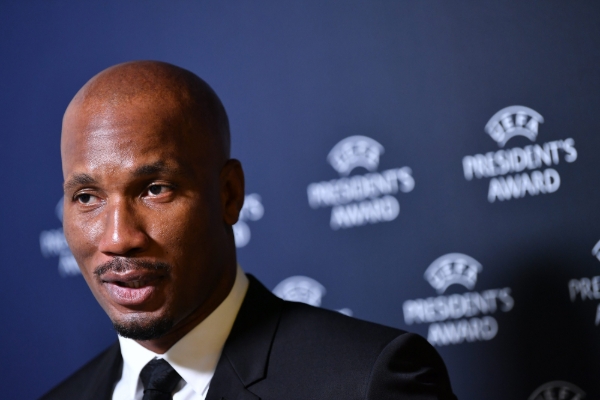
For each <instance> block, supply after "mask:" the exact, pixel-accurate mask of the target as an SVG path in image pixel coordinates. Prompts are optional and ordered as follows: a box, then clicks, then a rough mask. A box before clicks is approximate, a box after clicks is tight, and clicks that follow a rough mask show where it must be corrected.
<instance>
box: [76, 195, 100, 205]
mask: <svg viewBox="0 0 600 400" xmlns="http://www.w3.org/2000/svg"><path fill="white" fill-rule="evenodd" d="M74 199H75V201H77V202H78V203H80V204H86V205H89V204H94V203H96V202H98V200H99V198H98V197H96V196H94V195H91V194H89V193H80V194H78V195H76V196H75V197H74Z"/></svg>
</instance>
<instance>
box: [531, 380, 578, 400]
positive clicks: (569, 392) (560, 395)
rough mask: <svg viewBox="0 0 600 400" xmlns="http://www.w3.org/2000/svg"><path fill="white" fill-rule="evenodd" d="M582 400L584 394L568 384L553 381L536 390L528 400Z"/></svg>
mask: <svg viewBox="0 0 600 400" xmlns="http://www.w3.org/2000/svg"><path fill="white" fill-rule="evenodd" d="M549 399H560V400H582V399H585V392H584V391H583V390H581V389H580V388H578V387H577V386H575V385H573V384H572V383H569V382H564V381H553V382H548V383H546V384H544V385H542V386H540V387H539V388H537V389H536V390H535V391H534V392H533V393H532V394H531V396H529V399H528V400H549Z"/></svg>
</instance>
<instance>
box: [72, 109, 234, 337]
mask: <svg viewBox="0 0 600 400" xmlns="http://www.w3.org/2000/svg"><path fill="white" fill-rule="evenodd" d="M185 120H186V119H185V118H183V117H182V115H181V112H180V111H179V109H178V107H177V106H176V105H171V104H168V103H167V102H166V101H164V100H162V101H158V100H156V101H154V102H149V101H148V100H140V101H133V102H132V103H131V104H128V105H125V106H123V105H121V106H119V107H118V108H116V107H111V106H103V105H102V104H94V105H85V106H82V105H79V106H72V107H69V110H68V111H67V113H66V115H65V119H64V124H63V135H62V143H61V151H62V156H63V174H64V178H65V204H64V231H65V236H66V238H67V241H68V243H69V247H70V249H71V250H72V252H73V255H74V256H75V258H76V260H77V262H78V264H79V266H80V268H81V272H82V274H83V276H84V278H85V280H86V281H87V283H88V285H89V286H90V289H91V290H92V293H93V294H94V296H95V297H96V299H97V300H98V302H99V303H100V305H101V306H102V307H103V309H104V310H105V311H106V313H107V314H108V316H109V317H110V319H111V320H112V321H113V324H114V325H115V327H117V328H118V330H121V332H120V333H122V334H124V335H125V336H130V337H133V338H134V339H139V340H148V339H153V338H157V337H160V336H163V335H165V334H167V333H168V334H171V333H173V332H177V331H178V330H179V331H181V330H183V331H186V330H189V329H188V328H186V327H187V326H189V325H191V326H192V327H193V326H195V324H197V323H198V322H199V321H201V320H202V319H203V318H205V317H206V316H207V315H208V314H209V313H210V312H211V311H212V309H214V308H215V307H216V306H217V305H218V304H219V303H220V302H221V301H222V299H223V298H224V297H225V296H226V294H227V293H228V291H229V289H230V287H231V285H232V283H233V277H234V274H235V247H234V245H233V238H232V234H231V229H230V227H229V226H230V225H232V224H233V223H235V222H236V220H237V215H238V213H239V209H240V208H241V205H242V202H243V175H242V172H241V167H240V165H239V163H238V162H237V161H235V160H229V161H227V162H226V161H224V160H222V159H219V157H217V156H215V154H216V153H218V152H215V151H214V144H212V142H211V141H210V140H208V139H207V138H208V137H209V136H208V135H206V134H202V133H199V132H198V131H199V130H200V131H201V128H202V127H190V126H188V125H189V124H187V123H183V122H182V121H185ZM136 335H137V336H136Z"/></svg>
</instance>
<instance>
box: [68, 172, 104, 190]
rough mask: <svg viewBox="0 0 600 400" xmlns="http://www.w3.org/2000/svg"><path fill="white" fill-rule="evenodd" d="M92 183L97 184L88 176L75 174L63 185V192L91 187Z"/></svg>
mask: <svg viewBox="0 0 600 400" xmlns="http://www.w3.org/2000/svg"><path fill="white" fill-rule="evenodd" d="M94 183H97V182H96V180H95V179H94V178H92V177H91V176H90V175H88V174H75V175H73V177H72V178H71V179H69V180H68V181H66V182H65V183H64V184H63V190H64V191H65V192H67V191H69V190H70V189H72V188H74V187H76V186H81V185H92V184H94Z"/></svg>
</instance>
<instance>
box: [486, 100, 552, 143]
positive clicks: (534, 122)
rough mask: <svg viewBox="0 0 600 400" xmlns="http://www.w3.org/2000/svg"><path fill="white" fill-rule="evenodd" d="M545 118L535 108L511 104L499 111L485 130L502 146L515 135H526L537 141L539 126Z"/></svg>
mask: <svg viewBox="0 0 600 400" xmlns="http://www.w3.org/2000/svg"><path fill="white" fill-rule="evenodd" d="M543 122H544V118H543V117H542V116H541V115H540V114H539V113H538V112H537V111H535V110H532V109H531V108H527V107H523V106H510V107H506V108H503V109H502V110H500V111H498V112H497V113H496V114H494V116H493V117H492V118H490V120H489V121H488V123H487V124H486V125H485V131H486V132H487V134H488V135H490V136H491V137H492V139H494V140H495V141H496V142H497V143H498V145H499V146H500V147H504V145H505V144H506V142H508V141H509V140H510V139H511V138H513V137H515V136H524V137H526V138H527V139H529V140H531V141H532V142H535V139H536V137H537V135H538V127H539V125H540V124H541V123H543Z"/></svg>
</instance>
